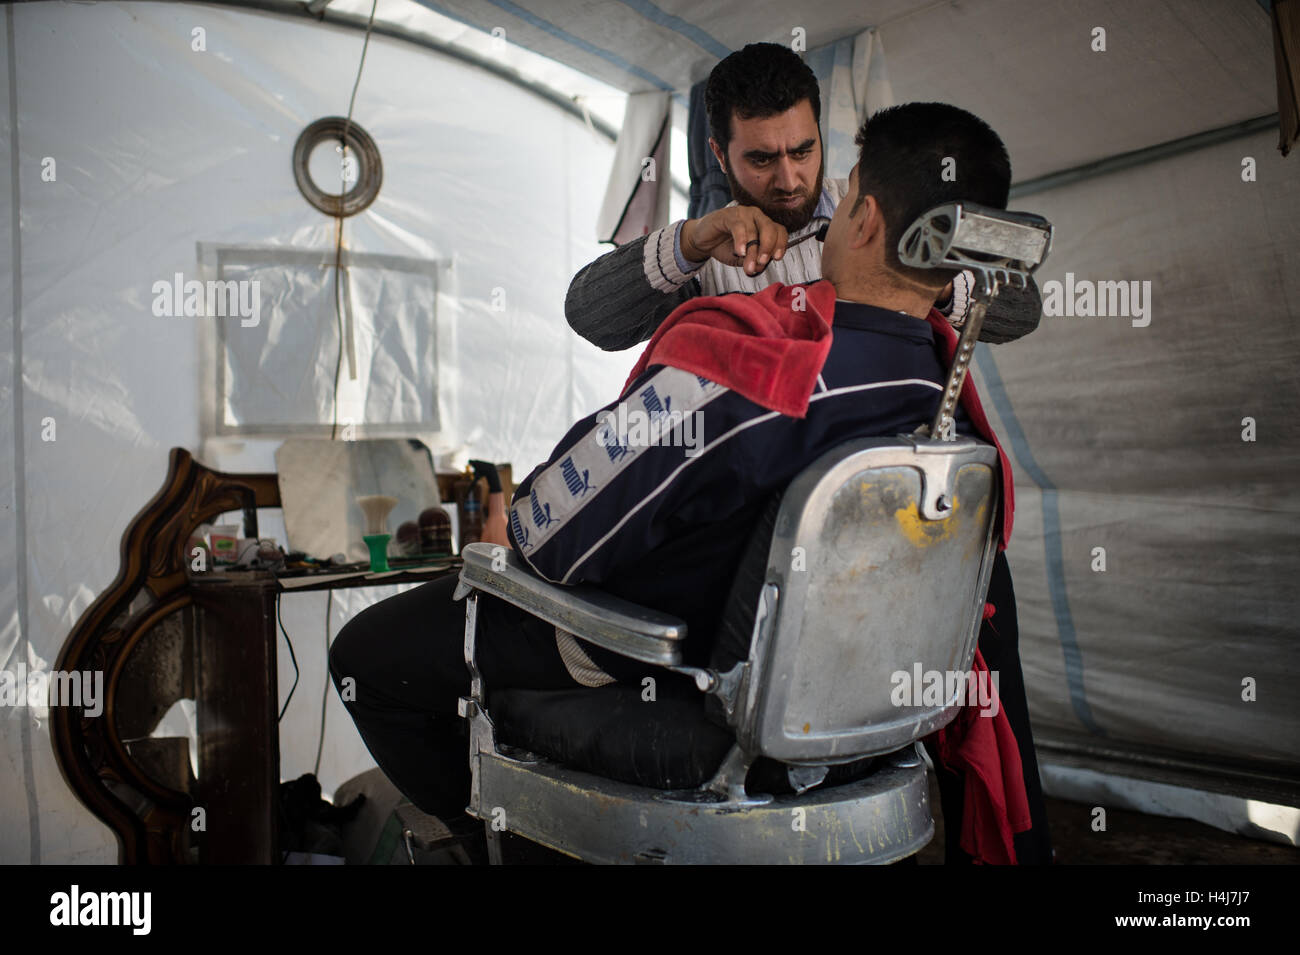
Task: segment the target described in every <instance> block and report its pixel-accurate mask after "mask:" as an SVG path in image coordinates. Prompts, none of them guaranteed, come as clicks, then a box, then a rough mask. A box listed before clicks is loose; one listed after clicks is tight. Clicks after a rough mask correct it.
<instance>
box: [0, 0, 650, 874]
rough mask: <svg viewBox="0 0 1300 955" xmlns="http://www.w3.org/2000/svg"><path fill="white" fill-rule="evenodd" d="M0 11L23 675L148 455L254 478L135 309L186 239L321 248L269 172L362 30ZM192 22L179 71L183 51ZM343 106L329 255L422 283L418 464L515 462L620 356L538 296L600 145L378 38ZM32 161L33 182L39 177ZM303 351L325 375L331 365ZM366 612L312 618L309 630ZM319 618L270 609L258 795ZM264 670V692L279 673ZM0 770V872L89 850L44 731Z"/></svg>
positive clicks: (257, 463) (296, 767)
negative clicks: (372, 258)
mask: <svg viewBox="0 0 1300 955" xmlns="http://www.w3.org/2000/svg"><path fill="white" fill-rule="evenodd" d="M6 16H7V19H6V22H7V24H8V25H9V29H10V30H12V33H11V34H10V36H11V41H10V43H9V44H8V46H7V50H6V52H5V53H4V56H5V57H6V58H8V57H10V56H13V57H14V59H12V60H9V59H6V61H5V64H4V68H0V78H3V80H2V81H3V82H4V83H5V84H6V88H5V91H4V92H5V98H4V102H5V103H6V104H9V103H11V102H13V103H16V118H17V129H16V130H15V129H14V128H13V127H12V126H11V125H10V124H9V122H8V119H9V116H10V114H9V109H8V108H6V109H5V110H4V111H3V115H4V116H5V117H6V124H5V130H4V139H3V146H2V147H0V148H2V151H3V154H4V156H5V157H6V159H7V160H9V162H8V163H7V164H6V168H9V166H10V165H12V167H13V168H14V170H15V183H14V185H15V189H4V190H0V193H2V194H3V199H2V200H0V201H3V203H4V206H3V215H4V221H5V223H6V228H4V229H3V230H0V232H3V239H2V240H0V241H3V242H4V243H5V247H4V254H3V255H0V262H2V263H3V266H2V267H0V295H3V297H4V301H5V303H6V307H5V309H4V327H3V331H2V332H0V356H2V357H3V361H2V362H0V369H2V370H3V376H4V377H3V380H2V381H0V389H2V393H3V394H4V395H5V399H4V405H5V410H6V413H5V414H4V415H0V429H3V431H2V432H0V440H2V441H3V442H4V447H5V448H6V449H12V456H10V455H9V454H6V465H5V467H4V468H3V472H2V473H0V482H3V487H2V489H0V493H2V494H3V497H4V500H5V501H6V502H7V503H6V506H5V508H4V509H3V513H2V514H0V521H3V524H0V532H3V533H4V535H5V539H6V540H8V541H11V542H13V544H12V546H9V547H6V548H4V549H3V551H2V552H0V562H2V563H0V600H2V601H3V603H2V604H0V615H2V617H0V619H3V630H2V631H0V668H4V669H8V670H10V671H15V670H16V669H17V663H18V662H19V661H20V660H23V659H24V658H25V662H26V664H27V666H28V668H29V669H32V668H35V669H41V670H48V669H49V667H50V666H51V665H52V661H53V658H54V657H55V655H56V654H57V652H58V649H59V647H60V646H61V645H62V643H63V641H64V639H65V638H66V637H67V634H68V632H69V630H70V629H71V627H72V625H73V623H74V622H75V621H76V619H77V617H78V616H79V614H80V613H81V611H82V610H83V609H84V608H85V607H86V605H87V604H88V603H89V602H90V600H91V599H93V597H94V596H95V595H96V594H97V593H98V592H100V591H101V590H103V589H104V587H105V586H106V585H107V583H108V582H109V581H110V580H112V578H113V576H114V574H115V573H116V571H117V565H118V550H117V547H118V539H119V538H120V536H121V533H122V531H123V530H124V529H125V527H126V525H127V523H128V522H129V521H130V519H131V518H132V517H133V516H134V515H135V513H136V512H137V511H138V510H139V509H140V508H141V507H142V506H143V505H144V504H145V503H146V501H147V500H148V499H149V497H150V495H152V494H153V492H154V491H155V490H156V489H157V488H158V487H159V486H160V485H161V484H162V481H163V478H164V477H165V475H166V470H167V452H168V449H169V448H171V447H173V446H182V447H187V448H189V449H191V450H193V451H195V452H196V453H199V456H200V460H203V461H204V463H206V464H208V465H210V466H213V467H218V468H223V469H227V470H234V471H269V470H274V462H273V459H272V454H273V452H274V449H275V446H276V444H277V443H278V442H277V441H274V440H270V439H256V438H250V439H243V438H241V439H238V440H237V441H235V440H207V441H206V442H205V440H204V439H205V438H209V437H210V435H208V434H205V433H203V431H202V429H201V420H202V415H201V408H202V404H203V402H204V400H205V399H206V398H207V397H208V396H207V395H205V394H204V388H203V386H202V384H201V383H202V382H203V381H204V379H205V368H204V361H203V360H202V359H201V354H202V352H201V347H202V346H203V344H204V341H205V340H206V339H207V338H209V337H211V336H212V335H213V334H214V327H213V326H214V324H215V323H217V322H220V321H223V319H218V318H201V317H190V318H186V317H157V316H155V315H154V314H153V312H152V309H151V305H152V302H153V298H154V294H153V292H152V288H153V285H154V283H155V282H157V281H159V280H165V281H167V282H170V281H171V280H172V276H173V275H174V274H175V273H177V272H179V273H182V274H183V275H184V276H185V278H186V279H189V278H191V277H195V276H196V275H198V274H199V273H198V269H199V264H200V263H199V261H198V258H199V251H198V248H197V246H198V244H199V243H214V244H222V245H237V246H245V245H258V246H265V247H270V248H271V249H273V250H280V251H282V252H284V253H286V254H288V253H289V252H290V251H291V250H304V249H305V250H317V251H323V252H324V253H326V254H328V255H332V254H333V248H334V228H333V222H334V220H332V219H330V218H328V217H326V216H324V215H322V214H321V213H319V212H317V211H316V210H315V209H313V208H312V207H310V206H309V205H308V204H307V203H306V202H305V201H304V200H303V198H302V197H301V195H300V194H299V193H298V190H297V189H296V187H295V185H294V182H293V177H292V172H291V168H290V161H289V160H290V155H291V152H292V147H293V144H294V141H295V139H296V137H297V136H298V133H299V132H300V131H301V129H302V128H303V127H304V126H306V125H307V123H309V122H311V121H312V120H315V119H317V118H318V117H320V116H323V115H336V114H342V113H344V112H346V107H347V102H348V96H349V93H350V91H351V85H352V80H353V78H354V75H355V69H356V63H357V61H358V58H359V56H360V52H361V41H362V38H361V35H360V34H359V33H357V32H356V31H353V30H343V29H338V28H329V27H326V28H321V27H319V26H317V25H315V24H312V23H311V22H309V21H292V20H285V19H282V18H279V17H274V16H269V15H265V14H260V13H249V12H240V11H236V10H230V9H220V8H214V7H210V6H209V7H199V6H191V5H185V4H158V3H141V4H99V5H94V6H81V5H65V4H54V3H49V4H46V3H41V4H24V5H20V6H18V7H9V8H7V9H6ZM196 27H202V28H203V29H204V30H205V34H206V47H207V49H206V52H197V51H195V50H193V49H192V48H191V46H192V30H194V29H195V28H196ZM339 64H348V67H347V69H339V67H338V65H339ZM15 77H16V79H17V89H16V94H15V95H14V96H13V97H12V98H11V97H10V95H9V94H10V92H11V91H10V88H9V86H8V84H9V83H12V82H13V80H14V78H15ZM68 77H81V78H82V79H83V81H81V82H75V83H70V82H68V81H67V80H68ZM354 115H355V118H356V120H357V121H358V122H359V123H361V124H362V125H363V126H364V127H365V128H366V129H367V130H368V131H369V132H370V133H371V134H372V135H373V136H374V138H375V140H376V141H377V143H378V144H379V146H380V150H381V153H382V156H383V162H384V185H383V189H382V190H381V192H380V194H379V198H378V200H377V201H376V202H375V204H374V205H373V206H372V207H371V208H370V209H369V210H367V211H366V212H364V213H361V214H359V215H358V216H355V217H353V218H351V219H349V220H347V223H346V226H345V237H346V245H347V249H348V250H349V252H350V253H353V254H357V255H361V254H371V255H389V256H400V257H403V258H405V259H413V260H419V261H423V262H428V263H441V262H446V263H450V264H449V265H447V266H446V267H442V266H438V267H437V274H438V276H439V284H438V295H437V303H436V313H437V319H436V321H437V328H436V332H437V335H438V362H437V365H436V368H435V369H433V370H434V371H436V375H437V386H438V393H439V399H440V401H439V403H440V406H441V418H442V421H443V427H442V429H441V430H440V431H439V432H438V433H436V434H423V435H421V436H422V437H423V438H424V439H425V440H426V442H427V443H429V444H430V446H431V447H433V449H434V450H435V452H452V451H456V450H458V449H459V450H460V451H461V454H462V455H463V454H464V453H465V452H466V451H472V452H473V455H474V456H478V457H484V458H488V459H491V460H502V461H504V460H509V461H512V462H514V463H515V466H516V467H517V468H520V469H522V470H524V471H526V470H527V469H528V468H530V467H531V466H532V464H533V463H535V462H536V461H537V460H540V459H541V458H542V457H544V455H545V454H546V453H547V452H548V451H549V450H550V448H551V447H552V445H553V444H554V442H555V440H556V439H557V437H558V436H559V435H560V434H561V433H562V432H563V430H564V429H565V427H566V426H567V425H568V423H570V422H571V421H572V420H573V419H574V418H576V417H577V416H579V415H580V414H584V413H586V412H587V411H589V410H590V409H591V408H594V407H596V406H597V405H599V404H601V403H603V402H605V401H607V400H609V396H611V395H613V394H616V393H617V391H618V389H619V387H620V386H621V384H622V380H623V377H624V376H625V374H626V365H627V363H628V361H629V359H628V358H627V357H618V356H609V355H606V354H604V353H602V352H600V351H599V350H598V349H596V348H595V347H594V346H590V345H588V344H587V343H585V342H583V341H581V340H580V339H578V338H577V337H576V336H574V335H573V334H572V333H571V332H570V330H569V328H568V326H567V324H566V323H565V321H564V317H563V310H562V303H563V300H564V291H565V288H566V286H567V282H568V278H569V277H570V276H571V275H572V274H573V272H575V271H576V270H577V268H578V267H579V266H580V265H582V264H583V263H584V262H586V261H588V260H590V259H591V258H594V257H595V256H596V255H597V254H599V252H600V251H601V247H600V246H598V245H597V244H596V243H595V242H594V241H592V240H591V238H590V237H591V224H592V222H593V221H594V219H595V215H596V211H597V207H598V203H599V200H600V195H599V191H598V190H596V189H593V188H592V184H593V183H601V182H603V181H604V180H605V177H606V175H607V173H608V170H609V164H610V162H611V160H612V155H613V147H612V145H611V144H610V143H609V142H608V140H606V139H604V138H603V137H599V136H596V135H595V134H593V132H592V131H591V130H590V129H589V128H588V127H587V126H586V125H585V124H584V123H583V122H582V121H581V120H579V119H575V118H574V117H573V116H570V115H568V114H566V113H563V112H561V111H560V110H558V109H556V108H555V107H554V106H551V105H550V104H548V103H546V102H545V101H544V100H541V99H539V98H538V97H536V96H534V95H532V94H530V93H528V92H526V91H525V90H523V89H521V88H520V87H518V86H515V85H512V84H510V83H507V82H505V81H504V80H501V79H499V78H497V77H494V76H492V75H490V74H488V73H485V72H483V71H480V70H475V69H472V68H467V67H466V66H465V65H464V64H462V63H458V62H456V61H454V60H449V59H447V58H446V57H443V56H440V55H438V54H435V53H431V52H429V51H427V50H422V49H420V48H418V47H415V46H413V45H411V44H408V43H404V42H401V41H398V40H393V39H389V38H385V37H382V36H377V37H374V38H372V40H371V47H370V50H369V53H368V55H367V60H366V68H365V73H364V76H363V79H362V83H361V87H360V91H359V93H358V97H357V105H356V111H355V114H354ZM504 117H508V118H509V121H508V122H502V118H504ZM15 132H16V133H17V146H16V148H15V141H14V136H15ZM47 156H48V157H52V158H53V159H54V160H55V166H54V169H55V179H54V181H51V182H45V181H43V180H42V176H41V173H42V168H43V167H42V162H43V160H44V158H45V157H47ZM15 196H16V197H17V201H18V205H17V207H15V206H14V205H13V201H14V198H15ZM13 217H19V218H20V219H21V231H20V233H19V234H20V235H21V249H20V250H19V249H15V248H13V247H12V240H13V238H14V235H15V230H14V229H13V228H10V227H9V226H10V225H11V223H12V221H13ZM19 252H20V253H21V258H20V259H19V258H18V253H19ZM271 271H274V270H273V269H272V270H271ZM397 288H398V289H399V290H400V289H401V286H400V285H399V286H397ZM384 294H385V292H384V288H383V285H382V282H381V284H380V285H379V286H375V287H367V288H361V287H359V288H358V289H357V291H356V293H355V295H356V298H357V301H358V303H359V304H360V305H361V306H367V305H369V306H371V307H378V303H380V302H381V301H383V296H384ZM325 301H326V302H328V301H329V300H328V298H326V299H325ZM10 303H13V305H14V308H13V309H12V310H11V309H10V308H9V307H8V306H9V305H10ZM277 307H279V306H277ZM273 319H274V314H273V312H272V310H271V306H269V305H268V310H267V312H266V313H264V314H263V315H262V320H263V325H262V327H261V328H249V329H242V328H241V327H240V323H239V321H238V320H237V319H230V320H224V321H227V322H228V323H229V324H228V325H227V331H228V332H229V334H230V335H231V336H237V335H238V334H240V333H259V332H265V330H266V329H267V328H270V327H273ZM394 344H400V343H389V344H388V345H387V346H383V343H381V346H382V347H381V348H380V350H379V354H381V355H382V354H384V353H385V352H384V347H386V348H387V349H388V351H387V354H390V355H391V354H393V353H394V350H393V349H394ZM324 350H325V351H326V352H327V354H326V355H325V356H324V357H325V359H326V360H325V362H324V363H325V364H328V365H329V369H328V373H329V374H330V375H332V372H333V358H334V351H333V348H332V346H330V347H327V348H326V349H324ZM18 368H21V376H19V374H18V372H17V369H18ZM344 377H346V371H345V372H344ZM325 420H328V417H326V419H325ZM47 421H52V422H53V426H54V429H55V430H54V431H53V432H52V434H51V435H50V436H51V437H53V440H48V441H47V440H42V433H43V428H45V424H44V423H45V422H47ZM16 425H17V426H16ZM46 430H48V429H46ZM15 502H16V503H15ZM263 531H264V533H271V534H276V533H277V529H276V528H273V527H270V526H267V527H265V528H263ZM278 536H279V537H280V539H281V541H283V539H284V538H283V531H282V530H279V531H278ZM385 595H386V593H385V591H382V590H372V591H367V592H366V593H365V594H364V595H361V594H356V593H353V594H349V595H347V596H340V597H338V598H336V599H335V600H334V602H333V611H332V619H331V620H330V631H331V633H337V632H338V630H339V628H340V627H341V626H342V624H343V623H344V622H346V620H347V619H348V618H349V617H351V616H352V615H353V614H354V613H355V612H356V611H357V610H359V609H360V608H361V606H363V605H364V604H366V603H369V602H372V601H374V600H376V599H379V598H381V597H382V596H385ZM325 603H326V601H325V598H324V595H320V594H312V595H298V596H293V597H289V598H286V600H285V602H284V609H285V621H284V622H285V625H286V628H287V629H288V632H289V634H290V636H291V637H292V638H294V640H295V643H296V645H297V648H298V660H299V663H300V664H301V665H302V667H303V672H302V679H301V682H300V684H299V687H298V691H297V694H296V696H295V698H294V701H293V704H292V706H291V707H290V709H289V711H288V714H287V715H286V717H285V720H284V722H283V723H282V725H281V747H282V770H283V773H284V775H285V778H294V777H296V776H297V775H299V774H300V773H303V772H310V771H311V770H312V767H313V763H314V761H315V752H316V741H317V734H318V728H319V719H320V710H319V707H320V693H321V688H322V687H323V685H324V679H325V674H324V657H323V652H322V651H321V649H320V646H321V643H322V641H323V639H324V634H323V627H322V624H323V622H324V620H325ZM281 653H282V654H283V647H281ZM280 675H281V682H282V687H281V693H282V698H283V695H284V694H285V693H287V691H288V688H289V685H290V683H291V681H292V677H293V670H292V667H291V665H290V663H289V660H288V659H287V657H284V658H283V659H282V660H281V667H280ZM328 719H329V729H328V738H327V746H326V751H325V754H324V758H323V764H322V768H321V776H322V779H323V783H324V786H325V789H326V791H327V792H329V791H332V790H333V788H334V786H336V785H337V784H338V783H339V782H341V781H342V780H343V779H346V778H348V777H350V776H351V775H353V774H355V773H356V772H359V771H361V770H362V769H364V768H366V766H367V765H369V764H370V763H369V756H368V754H367V753H366V752H365V749H364V747H363V746H362V744H361V742H360V739H359V737H357V735H356V731H355V728H354V727H353V726H352V723H351V720H350V719H349V718H348V716H347V714H346V713H345V712H344V711H343V709H342V707H341V705H339V703H338V701H337V699H336V698H335V695H334V694H333V693H331V694H330V710H329V716H328ZM0 767H2V768H0V806H3V807H4V808H5V813H6V818H7V820H8V821H7V822H6V823H5V824H4V825H3V826H0V860H2V861H5V862H26V861H33V862H36V861H44V862H89V861H100V862H107V861H113V860H114V859H115V858H116V846H115V844H114V842H113V840H112V838H111V835H110V834H109V832H108V830H107V829H106V828H105V827H104V826H102V825H101V824H100V823H99V822H98V821H97V820H95V819H94V818H93V817H91V816H90V815H89V814H88V813H87V812H86V811H85V810H84V809H83V808H82V807H81V806H80V804H79V803H78V802H77V800H76V799H75V798H74V797H73V795H72V793H71V791H70V790H69V789H68V787H67V785H66V784H65V783H64V781H63V780H62V778H61V777H60V774H59V771H58V769H57V766H56V765H55V763H54V759H53V753H52V750H51V746H50V741H49V738H48V732H47V722H46V714H45V712H44V711H41V710H39V709H31V708H9V707H6V708H0Z"/></svg>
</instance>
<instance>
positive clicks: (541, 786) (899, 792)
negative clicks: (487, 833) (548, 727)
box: [470, 746, 934, 865]
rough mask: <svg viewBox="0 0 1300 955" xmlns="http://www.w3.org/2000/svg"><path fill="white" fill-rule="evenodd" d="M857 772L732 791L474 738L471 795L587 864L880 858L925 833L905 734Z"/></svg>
mask: <svg viewBox="0 0 1300 955" xmlns="http://www.w3.org/2000/svg"><path fill="white" fill-rule="evenodd" d="M881 762H882V765H880V766H879V767H878V768H877V769H876V771H875V772H873V773H872V774H871V775H870V776H868V777H867V778H865V779H862V780H859V781H857V782H853V783H846V784H844V785H841V786H836V787H834V788H831V789H813V790H810V791H809V792H806V793H804V794H803V795H801V796H800V795H785V796H772V797H770V799H769V800H767V801H765V802H761V803H759V804H755V803H754V802H745V803H736V802H732V801H729V800H721V799H719V800H718V801H711V800H712V794H709V793H702V792H699V791H694V790H692V791H687V792H663V791H660V790H655V789H647V788H643V787H639V786H629V785H626V784H623V783H618V782H614V781H612V780H608V779H604V778H602V777H599V776H594V775H591V774H590V773H583V772H578V771H576V770H572V769H568V768H566V767H563V766H560V765H558V764H556V763H553V762H550V761H548V760H545V759H541V758H537V759H530V758H525V759H517V758H511V757H509V756H505V755H502V754H501V753H494V752H484V751H482V750H480V751H479V752H478V753H477V756H476V758H475V759H474V777H475V778H474V787H473V791H474V796H475V804H474V805H471V806H470V812H471V813H472V814H473V815H475V816H477V817H478V818H480V819H483V820H484V821H485V822H487V823H488V824H489V825H492V824H493V823H494V822H495V823H496V825H498V826H501V827H503V828H504V829H506V830H508V831H510V832H513V833H516V834H518V835H520V836H523V837H524V838H526V839H529V840H531V841H533V842H537V843H539V844H541V845H544V846H546V847H547V848H550V849H554V850H556V851H558V852H562V853H564V854H566V855H570V856H573V857H575V858H578V859H581V860H583V861H585V862H591V863H597V864H637V863H650V864H671V865H678V864H710V863H712V864H731V865H766V864H796V865H799V864H805V865H811V864H837V865H860V864H886V863H891V862H897V861H899V860H900V859H903V858H906V857H907V856H909V855H912V854H913V853H915V852H917V851H919V850H920V849H921V848H923V847H924V846H925V845H926V843H928V842H929V841H930V839H931V838H933V836H934V820H933V818H932V816H931V814H930V807H929V790H928V788H927V784H926V775H925V766H924V764H923V763H922V761H921V759H920V758H919V757H918V756H917V754H916V750H915V748H914V747H913V746H908V747H906V748H905V749H902V750H899V751H898V752H896V753H892V754H890V755H889V756H886V757H883V758H882V760H881Z"/></svg>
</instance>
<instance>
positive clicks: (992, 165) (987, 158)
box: [851, 103, 1011, 285]
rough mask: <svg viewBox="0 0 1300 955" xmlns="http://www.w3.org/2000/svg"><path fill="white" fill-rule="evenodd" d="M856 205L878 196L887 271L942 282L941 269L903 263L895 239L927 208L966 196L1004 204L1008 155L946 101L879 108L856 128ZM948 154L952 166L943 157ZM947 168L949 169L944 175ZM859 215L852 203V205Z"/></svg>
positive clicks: (975, 120)
mask: <svg viewBox="0 0 1300 955" xmlns="http://www.w3.org/2000/svg"><path fill="white" fill-rule="evenodd" d="M854 142H856V143H857V145H858V149H859V153H858V203H859V204H861V202H862V199H863V197H864V196H868V195H871V196H875V197H876V202H878V203H879V204H880V211H881V215H882V216H883V218H884V220H885V243H886V250H885V264H886V265H887V266H889V268H890V269H891V270H892V271H895V272H898V273H899V274H901V275H904V276H907V277H908V278H911V279H914V280H916V281H919V282H923V283H925V284H926V285H933V284H935V280H936V279H937V278H941V279H942V281H940V282H939V283H938V284H939V285H942V284H943V283H944V282H946V281H947V280H948V278H950V274H949V273H948V272H946V271H938V270H933V269H917V268H910V267H908V266H904V265H903V264H902V263H901V262H900V261H899V258H898V240H899V239H900V238H902V235H903V233H904V232H906V231H907V227H908V226H910V225H911V224H912V222H913V221H915V219H916V217H917V216H919V215H921V213H923V212H925V211H926V210H927V209H931V208H933V207H934V206H938V205H942V204H944V203H946V202H955V201H957V200H965V201H968V202H975V203H979V204H980V205H984V206H992V207H994V208H997V209H1005V208H1006V207H1007V193H1008V192H1009V190H1010V188H1011V160H1010V158H1009V157H1008V156H1007V148H1006V146H1004V145H1003V144H1002V140H1001V139H999V138H998V134H997V133H995V132H993V130H992V129H990V128H989V126H988V124H987V123H985V122H984V121H983V120H982V119H980V118H979V117H978V116H974V115H972V114H971V113H968V112H966V110H964V109H958V108H957V107H956V106H951V105H949V104H948V103H904V104H902V105H900V106H891V107H889V108H888V109H882V110H881V111H880V112H878V113H876V114H874V115H873V116H872V117H871V118H870V119H868V120H867V121H866V122H865V123H863V124H862V127H861V129H859V130H858V135H857V138H856V139H855V140H854ZM947 159H951V160H952V162H951V163H945V160H947ZM945 167H948V168H951V170H952V174H949V175H947V176H945V174H944V173H945ZM851 211H852V212H854V213H856V212H857V208H856V207H855V208H854V209H852V210H851Z"/></svg>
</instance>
